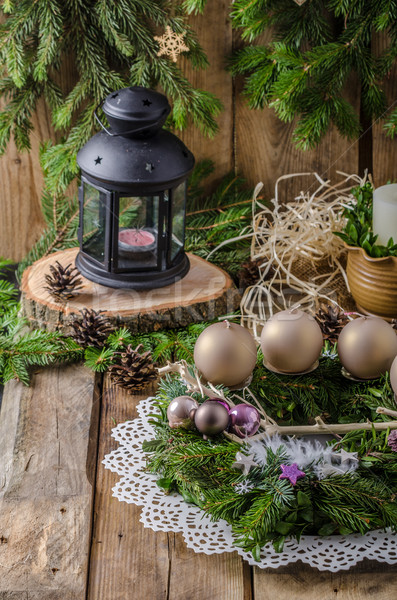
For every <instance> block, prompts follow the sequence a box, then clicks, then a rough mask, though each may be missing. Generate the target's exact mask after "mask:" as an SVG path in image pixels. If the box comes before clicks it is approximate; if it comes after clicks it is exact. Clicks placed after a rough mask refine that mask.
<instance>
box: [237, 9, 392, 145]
mask: <svg viewBox="0 0 397 600" xmlns="http://www.w3.org/2000/svg"><path fill="white" fill-rule="evenodd" d="M396 14H397V1H394V0H366V1H365V2H356V0H344V1H343V2H341V1H340V0H327V1H324V2H318V1H314V0H311V1H310V2H305V3H304V4H302V5H301V6H299V5H298V4H297V3H296V2H293V1H292V0H235V2H234V3H233V6H232V10H231V17H232V23H233V26H234V27H235V28H237V29H239V31H240V32H241V35H242V39H243V40H244V41H245V42H246V44H247V45H246V46H244V47H242V48H241V49H239V50H238V51H237V52H236V53H235V54H234V56H233V57H232V59H231V61H230V69H231V72H232V74H233V75H239V74H241V75H244V77H245V94H246V95H247V97H248V99H249V103H250V106H251V107H252V108H263V107H264V106H268V105H269V106H271V107H273V108H274V109H275V111H276V114H277V116H278V117H279V118H280V119H281V120H282V121H287V122H290V121H292V120H293V119H295V118H296V117H297V123H296V126H295V129H294V133H293V139H294V141H295V144H296V145H297V147H298V148H300V149H303V150H307V149H309V148H313V147H314V146H315V145H317V144H318V143H319V142H320V141H321V139H322V138H323V137H324V135H325V133H326V132H327V131H328V129H329V127H330V125H331V124H332V123H333V124H334V125H335V127H336V128H337V129H338V131H339V132H340V134H341V135H342V136H344V137H346V138H348V139H353V138H357V137H358V135H359V133H360V131H362V123H360V118H359V115H358V114H357V112H356V108H355V106H353V104H352V103H351V102H349V101H347V100H346V98H345V96H344V92H345V90H346V89H347V87H348V85H349V80H350V77H351V74H352V73H355V75H356V76H357V77H358V80H359V83H360V86H361V108H362V111H363V114H364V115H365V118H366V120H371V119H377V118H384V116H385V114H386V112H387V111H388V107H389V105H390V101H389V100H388V99H387V97H386V93H385V89H384V83H385V81H386V79H387V77H388V75H389V74H390V71H391V69H392V66H393V64H394V61H395V59H396V55H397V26H396V20H395V19H394V16H395V15H396ZM268 30H271V35H272V41H271V42H270V43H268V44H267V45H266V46H264V45H262V44H260V43H259V44H257V40H258V38H259V36H260V35H261V34H263V33H264V32H266V31H268ZM378 35H383V36H384V37H383V39H384V40H385V41H386V40H387V43H385V44H384V45H383V50H382V52H381V53H379V54H375V52H374V51H373V49H372V41H373V39H374V38H375V37H376V36H378ZM391 108H393V110H392V111H391V113H390V114H389V115H388V120H387V121H386V124H385V127H386V131H387V133H388V135H390V136H391V137H393V136H395V134H396V123H397V109H396V108H395V106H394V103H393V104H392V105H391Z"/></svg>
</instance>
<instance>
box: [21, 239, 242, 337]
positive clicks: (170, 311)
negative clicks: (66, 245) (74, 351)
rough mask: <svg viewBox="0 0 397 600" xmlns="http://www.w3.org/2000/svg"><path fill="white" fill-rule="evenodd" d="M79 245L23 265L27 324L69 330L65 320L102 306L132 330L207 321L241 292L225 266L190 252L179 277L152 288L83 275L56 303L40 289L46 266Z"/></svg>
mask: <svg viewBox="0 0 397 600" xmlns="http://www.w3.org/2000/svg"><path fill="white" fill-rule="evenodd" d="M77 252H78V248H71V249H68V250H62V251H60V252H55V253H54V254H50V255H49V256H46V257H44V258H41V259H40V260H38V261H37V262H35V263H34V264H33V265H32V266H31V267H29V268H28V269H26V271H25V272H24V274H23V278H22V285H21V289H22V312H23V315H24V316H25V317H27V318H28V319H29V321H30V323H31V326H32V327H40V328H43V329H47V330H49V331H55V330H59V329H62V330H63V331H64V332H65V334H66V335H67V334H69V333H70V324H71V322H72V321H73V320H74V319H75V317H76V313H79V311H80V310H81V309H83V308H93V309H94V310H97V311H98V310H102V311H104V313H105V314H106V316H108V318H109V319H110V321H112V322H113V323H114V324H115V325H118V326H123V325H125V326H127V327H128V328H129V329H130V330H131V331H132V332H133V333H142V332H148V331H158V330H160V329H169V328H173V327H184V326H186V325H189V324H190V323H194V322H198V321H209V320H211V319H214V318H216V317H217V316H220V315H227V314H230V313H231V312H233V311H234V310H236V308H238V306H239V303H240V294H239V293H238V290H237V289H236V288H235V287H234V284H233V281H232V279H231V278H230V277H229V275H228V274H227V273H225V271H223V270H222V269H220V268H219V267H216V266H215V265H213V264H211V263H209V262H207V261H206V260H204V259H202V258H199V257H198V256H194V255H192V254H189V255H188V256H189V260H190V270H189V272H188V274H187V275H186V276H185V277H184V278H183V279H181V280H180V281H178V282H176V283H174V284H172V285H168V286H166V287H163V288H159V289H154V290H144V291H136V290H125V289H115V288H109V287H105V286H103V285H99V284H97V283H93V282H92V281H89V280H88V279H86V278H85V277H82V279H83V288H82V289H81V290H80V292H79V293H78V294H77V296H75V297H74V298H73V299H71V300H68V301H66V302H65V303H61V302H58V301H56V300H55V299H54V298H52V296H51V295H50V294H49V293H48V292H47V290H45V289H44V287H45V285H46V283H45V279H44V277H45V275H46V274H47V273H49V272H50V265H52V264H55V261H59V262H60V263H61V264H62V265H64V266H66V265H68V264H69V263H73V264H74V260H75V258H76V255H77Z"/></svg>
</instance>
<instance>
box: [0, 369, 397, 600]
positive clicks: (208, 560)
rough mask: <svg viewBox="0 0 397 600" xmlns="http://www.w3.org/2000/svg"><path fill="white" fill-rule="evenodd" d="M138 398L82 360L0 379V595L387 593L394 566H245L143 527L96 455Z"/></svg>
mask: <svg viewBox="0 0 397 600" xmlns="http://www.w3.org/2000/svg"><path fill="white" fill-rule="evenodd" d="M140 399H141V397H139V396H135V397H131V396H128V395H127V394H126V393H124V392H123V391H122V390H120V389H119V388H115V387H113V386H112V385H110V383H109V380H108V379H107V378H106V377H105V378H104V380H103V381H102V380H101V379H100V378H96V379H95V378H94V376H93V374H92V373H91V372H89V371H88V370H87V369H85V368H84V367H82V366H76V365H74V366H68V367H59V368H51V369H46V370H43V371H41V372H39V373H37V374H35V375H34V376H33V379H32V385H31V387H29V388H26V387H24V386H23V385H22V384H20V383H17V382H14V381H13V382H11V383H9V384H7V386H6V389H5V393H4V398H3V405H2V408H1V413H0V457H1V459H0V461H1V462H0V599H1V600H58V599H59V600H72V599H73V600H85V599H88V600H130V599H132V600H287V599H288V600H311V599H313V600H331V599H337V600H345V599H346V600H359V599H360V600H367V599H369V598H376V599H377V600H392V599H394V598H396V595H397V572H396V569H395V568H393V567H389V566H387V565H385V564H383V563H370V562H363V563H361V564H360V565H359V566H357V567H356V568H354V569H352V570H351V571H349V572H347V573H346V572H341V573H337V574H331V573H324V572H319V571H317V570H315V569H311V568H310V567H306V566H303V565H302V564H300V563H298V564H296V565H294V566H290V567H288V568H283V569H278V570H273V569H267V570H260V569H258V568H253V569H252V568H251V567H249V565H247V564H246V563H244V562H243V561H242V559H241V558H240V557H239V556H238V555H237V553H233V554H223V555H213V556H206V555H203V554H195V553H194V552H193V551H192V550H189V549H187V548H186V546H185V544H184V542H183V539H182V537H181V535H178V534H172V533H169V534H165V533H154V532H153V531H151V530H149V529H144V527H143V525H142V524H141V523H140V522H139V515H140V509H139V508H138V507H136V506H134V505H128V504H126V503H124V502H123V503H121V502H119V501H118V500H116V499H115V498H112V486H113V485H114V484H115V482H116V481H117V475H115V474H113V473H111V472H110V471H108V470H105V469H104V467H103V465H102V463H101V461H102V459H103V456H104V455H105V454H106V453H108V452H109V451H110V450H112V449H113V448H114V447H115V446H116V442H115V441H114V440H113V438H111V436H110V432H111V429H112V427H114V424H115V422H121V421H124V420H126V419H131V418H133V417H134V416H136V405H137V403H138V401H139V400H140Z"/></svg>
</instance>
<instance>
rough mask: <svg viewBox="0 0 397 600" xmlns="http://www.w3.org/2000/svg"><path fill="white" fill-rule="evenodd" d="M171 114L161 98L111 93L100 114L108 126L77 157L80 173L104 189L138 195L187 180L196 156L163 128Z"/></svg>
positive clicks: (134, 90)
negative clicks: (102, 113)
mask: <svg viewBox="0 0 397 600" xmlns="http://www.w3.org/2000/svg"><path fill="white" fill-rule="evenodd" d="M118 100H119V101H118ZM170 110H171V109H170V106H169V104H168V101H167V98H166V97H165V96H164V95H163V94H160V93H158V92H155V91H153V90H148V89H146V88H142V87H131V88H125V89H122V90H118V91H117V92H114V93H113V94H109V96H107V98H106V99H105V102H104V104H103V112H104V113H105V114H106V117H107V119H108V122H109V125H110V127H109V128H105V127H104V126H103V125H102V127H103V129H104V130H103V131H101V132H99V133H97V134H96V135H94V136H93V137H92V138H91V139H89V140H88V142H87V143H86V144H85V146H83V148H82V149H81V150H80V151H79V153H78V154H77V163H78V165H79V167H80V168H81V170H82V172H83V174H84V175H85V176H86V177H87V178H88V179H89V180H90V181H92V182H93V183H94V184H97V185H101V186H103V187H105V188H107V189H114V190H118V191H126V192H131V193H137V194H142V193H144V192H147V193H152V192H156V191H160V190H163V189H167V188H168V187H172V186H173V185H176V184H178V183H180V182H182V181H183V180H185V179H186V178H187V176H188V175H189V173H190V172H191V171H192V169H193V166H194V157H193V154H192V153H191V152H190V151H189V150H188V149H187V148H186V146H185V144H184V143H183V142H182V141H181V140H180V139H179V138H177V137H176V136H175V135H173V134H172V133H171V132H169V131H166V130H164V129H161V128H162V126H163V124H164V122H165V120H166V118H167V116H168V114H169V112H170Z"/></svg>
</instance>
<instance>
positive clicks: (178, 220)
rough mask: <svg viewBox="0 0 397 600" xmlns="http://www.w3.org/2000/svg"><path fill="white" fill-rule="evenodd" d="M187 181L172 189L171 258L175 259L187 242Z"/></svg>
mask: <svg viewBox="0 0 397 600" xmlns="http://www.w3.org/2000/svg"><path fill="white" fill-rule="evenodd" d="M185 203H186V183H185V182H184V183H181V184H180V185H178V187H176V188H175V189H173V190H172V238H171V260H174V258H175V257H176V255H177V254H178V252H179V251H180V250H182V249H183V246H184V244H185Z"/></svg>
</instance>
